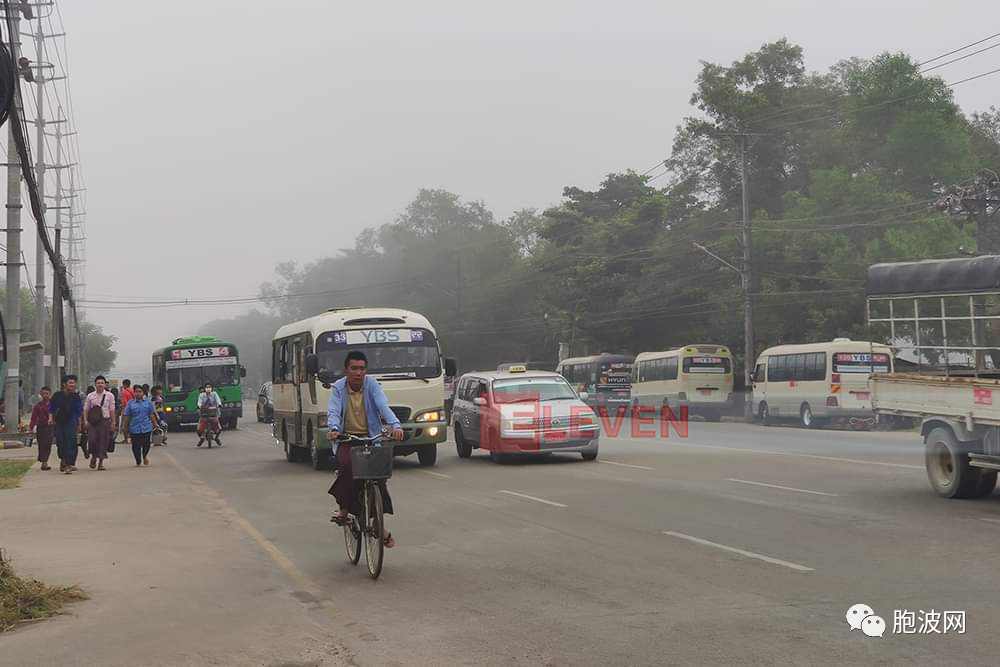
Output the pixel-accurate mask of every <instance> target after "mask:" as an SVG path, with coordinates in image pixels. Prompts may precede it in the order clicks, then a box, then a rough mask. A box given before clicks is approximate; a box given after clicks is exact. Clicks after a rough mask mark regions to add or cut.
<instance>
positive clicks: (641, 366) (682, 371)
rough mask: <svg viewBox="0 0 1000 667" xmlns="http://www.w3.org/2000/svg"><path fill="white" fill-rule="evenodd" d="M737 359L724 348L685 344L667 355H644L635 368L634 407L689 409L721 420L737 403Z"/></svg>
mask: <svg viewBox="0 0 1000 667" xmlns="http://www.w3.org/2000/svg"><path fill="white" fill-rule="evenodd" d="M732 394H733V359H732V355H731V354H730V352H729V348H727V347H724V346H722V345H685V346H684V347H680V348H677V349H676V350H669V351H666V352H642V353H641V354H639V356H637V357H636V358H635V365H634V366H633V367H632V406H633V407H637V406H643V407H647V406H653V407H655V408H660V407H661V406H664V405H667V406H670V408H671V409H672V410H677V409H679V407H680V406H682V405H686V406H688V410H690V411H691V413H693V414H697V415H701V416H702V417H704V418H705V419H706V420H708V421H719V419H720V418H721V417H722V413H723V412H725V411H726V410H727V409H729V408H730V407H732V403H733V395H732Z"/></svg>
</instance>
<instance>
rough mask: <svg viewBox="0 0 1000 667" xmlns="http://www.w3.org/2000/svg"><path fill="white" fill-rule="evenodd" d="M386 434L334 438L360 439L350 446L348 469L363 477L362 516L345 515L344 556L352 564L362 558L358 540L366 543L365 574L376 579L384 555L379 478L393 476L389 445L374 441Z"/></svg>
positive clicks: (356, 477) (347, 435)
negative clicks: (354, 445) (359, 444)
mask: <svg viewBox="0 0 1000 667" xmlns="http://www.w3.org/2000/svg"><path fill="white" fill-rule="evenodd" d="M385 437H386V434H385V433H382V434H380V435H377V436H375V437H368V438H363V437H360V436H356V435H351V434H349V433H342V434H340V437H338V438H337V442H340V443H348V442H357V443H361V444H362V445H363V446H362V447H352V448H351V472H352V476H353V477H354V479H357V480H364V485H363V486H362V488H361V491H360V495H361V516H360V517H358V516H355V515H354V514H350V513H349V514H348V515H347V521H346V522H345V523H344V524H343V526H344V545H345V546H346V547H347V558H348V560H350V561H351V564H352V565H357V564H358V561H360V560H361V542H362V540H363V541H364V544H365V562H366V563H367V565H368V574H369V575H371V578H372V579H378V577H379V575H380V574H381V573H382V562H383V558H384V556H385V541H384V539H383V536H384V534H385V520H384V517H383V515H382V489H381V487H380V486H379V482H382V481H385V480H387V479H389V478H390V477H392V457H393V453H392V446H391V445H376V444H375V443H377V442H378V441H379V440H382V439H383V438H385Z"/></svg>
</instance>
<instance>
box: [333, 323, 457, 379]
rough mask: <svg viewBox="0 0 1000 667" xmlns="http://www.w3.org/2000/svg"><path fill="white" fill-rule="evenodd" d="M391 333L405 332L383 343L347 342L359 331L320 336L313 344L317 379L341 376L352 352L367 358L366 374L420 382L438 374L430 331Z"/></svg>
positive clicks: (439, 358) (438, 358) (439, 365)
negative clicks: (314, 344) (346, 358)
mask: <svg viewBox="0 0 1000 667" xmlns="http://www.w3.org/2000/svg"><path fill="white" fill-rule="evenodd" d="M394 331H405V332H406V336H405V337H404V336H400V337H399V338H400V339H399V340H393V341H386V342H374V343H354V342H353V341H350V338H351V337H350V336H349V335H348V334H353V333H362V332H360V331H353V330H349V331H331V332H328V333H325V334H323V335H322V336H320V337H319V341H318V342H317V345H316V355H317V357H319V368H320V371H319V377H320V379H321V380H323V381H328V382H331V381H334V380H337V379H339V378H341V377H343V375H344V358H345V357H346V356H347V353H348V352H350V351H353V350H359V351H361V352H364V354H365V357H367V358H368V373H369V374H370V375H401V376H405V377H412V378H420V379H429V378H435V377H439V376H440V375H441V373H442V370H441V355H440V352H439V351H438V346H437V340H436V339H435V338H434V335H433V334H432V333H431V332H430V331H427V330H426V329H412V330H410V329H406V330H403V329H400V330H394ZM373 338H374V337H373ZM403 338H409V340H404V339H403Z"/></svg>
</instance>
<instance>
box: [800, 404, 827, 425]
mask: <svg viewBox="0 0 1000 667" xmlns="http://www.w3.org/2000/svg"><path fill="white" fill-rule="evenodd" d="M799 422H800V423H801V424H802V428H820V427H821V426H822V424H820V422H819V420H817V419H816V417H815V416H813V411H812V408H811V407H809V404H808V403H803V404H802V407H801V408H800V409H799Z"/></svg>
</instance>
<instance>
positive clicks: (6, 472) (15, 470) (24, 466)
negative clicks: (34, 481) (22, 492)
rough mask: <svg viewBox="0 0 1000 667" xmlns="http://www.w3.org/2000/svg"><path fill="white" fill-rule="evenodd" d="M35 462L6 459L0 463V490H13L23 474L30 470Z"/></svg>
mask: <svg viewBox="0 0 1000 667" xmlns="http://www.w3.org/2000/svg"><path fill="white" fill-rule="evenodd" d="M33 465H35V462H34V461H32V460H31V459H8V460H6V461H0V489H13V488H14V487H16V486H17V485H18V483H19V482H20V481H21V478H22V477H24V473H26V472H28V471H29V470H31V466H33Z"/></svg>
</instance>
